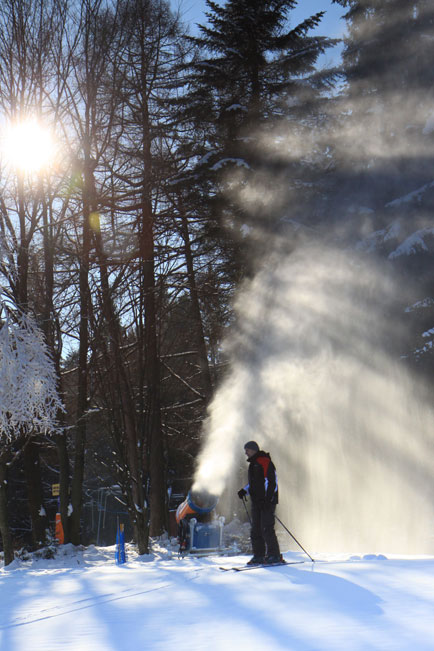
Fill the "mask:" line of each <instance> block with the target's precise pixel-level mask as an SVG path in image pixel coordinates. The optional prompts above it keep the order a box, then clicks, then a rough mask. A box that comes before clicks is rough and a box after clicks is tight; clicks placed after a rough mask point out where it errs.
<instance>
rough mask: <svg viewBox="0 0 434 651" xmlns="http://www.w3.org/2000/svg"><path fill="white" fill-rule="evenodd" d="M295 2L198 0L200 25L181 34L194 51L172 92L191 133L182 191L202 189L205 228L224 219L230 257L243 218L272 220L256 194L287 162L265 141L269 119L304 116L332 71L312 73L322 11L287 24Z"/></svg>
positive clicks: (272, 132)
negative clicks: (182, 84)
mask: <svg viewBox="0 0 434 651" xmlns="http://www.w3.org/2000/svg"><path fill="white" fill-rule="evenodd" d="M296 4H297V2H295V1H294V0H270V1H265V2H264V1H263V0H255V1H247V0H229V1H228V2H227V3H226V4H225V5H222V6H220V5H218V4H216V3H215V2H212V0H207V6H208V8H209V12H208V13H207V14H206V15H207V17H208V20H209V26H205V25H200V26H199V27H200V32H201V33H200V35H199V36H198V37H192V38H191V41H192V43H193V44H194V45H195V46H196V47H197V48H198V53H197V55H196V56H195V57H194V59H193V61H192V63H191V65H190V70H189V74H188V76H187V82H188V88H187V91H186V93H185V95H184V96H183V97H182V99H181V104H182V108H183V111H182V118H183V120H184V122H188V121H190V122H191V123H192V124H193V125H194V127H195V133H196V134H199V137H196V139H195V141H194V143H193V144H192V146H191V153H192V168H193V169H192V172H191V174H190V176H189V178H188V182H189V187H190V197H191V193H192V192H194V193H195V194H196V196H197V195H200V196H203V195H206V196H208V197H210V199H209V200H208V201H207V206H206V208H207V210H208V211H209V214H210V221H209V222H208V223H209V225H210V226H211V231H214V236H215V233H217V234H219V233H220V234H221V233H222V227H223V226H225V227H226V229H227V232H228V233H229V235H228V236H227V239H226V240H225V242H224V240H223V243H226V252H227V254H228V258H229V259H231V258H232V260H233V259H234V258H236V257H237V256H239V254H240V250H241V248H240V247H242V246H243V241H244V239H245V238H244V235H245V233H246V226H247V227H248V228H249V227H251V226H253V225H254V226H255V227H259V228H263V227H265V226H266V227H267V228H268V227H269V226H270V223H271V224H273V219H271V220H270V214H269V213H270V206H269V204H268V203H267V202H264V201H263V197H264V196H265V195H269V192H268V190H269V188H270V184H273V183H274V181H275V175H276V174H280V173H282V172H283V170H285V171H287V167H288V163H287V156H286V152H285V153H283V152H279V150H278V148H277V149H276V148H274V147H273V146H270V142H272V141H273V139H274V138H275V137H276V138H277V137H278V135H277V133H278V130H279V129H281V128H283V129H285V130H288V129H295V128H296V126H295V125H296V124H298V123H300V122H302V121H303V120H304V121H307V120H308V117H309V115H312V114H313V113H314V112H315V110H316V102H317V100H318V98H319V97H320V95H321V92H322V91H323V90H324V89H325V88H327V87H328V85H329V84H330V83H331V82H332V80H333V73H331V72H324V73H318V72H317V71H316V69H315V63H316V62H317V59H318V57H319V55H320V54H321V53H323V52H325V50H326V49H327V48H328V47H330V46H331V45H333V44H334V43H335V41H332V40H331V39H328V38H326V37H319V36H318V37H317V36H309V32H310V30H312V29H313V28H314V27H316V26H317V25H319V23H320V21H321V18H322V16H323V12H319V13H317V14H315V15H314V16H311V17H310V18H308V19H306V20H305V21H303V22H302V23H301V24H300V25H297V26H296V27H293V28H290V27H289V22H288V21H289V13H290V10H291V9H293V8H294V7H295V6H296ZM194 156H195V157H196V158H193V157H194ZM186 176H187V175H186V174H185V172H184V174H183V176H182V179H185V178H186ZM192 180H193V183H192ZM187 192H188V191H187ZM191 203H192V204H193V203H194V200H193V201H192V202H191ZM222 239H223V238H222Z"/></svg>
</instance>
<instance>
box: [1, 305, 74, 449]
mask: <svg viewBox="0 0 434 651" xmlns="http://www.w3.org/2000/svg"><path fill="white" fill-rule="evenodd" d="M59 409H61V410H63V405H62V403H61V401H60V398H59V395H58V393H57V388H56V372H55V369H54V365H53V362H52V360H51V357H50V355H49V353H48V350H47V347H46V345H45V342H44V339H43V335H42V332H41V331H40V330H39V328H38V327H37V326H36V325H35V324H34V322H33V321H32V319H31V318H30V317H28V316H25V315H22V316H21V317H20V318H19V319H18V321H17V322H16V323H11V320H10V318H9V317H8V318H7V319H6V321H5V322H4V323H3V325H2V326H1V327H0V439H1V440H2V442H3V443H5V442H10V441H11V440H12V439H13V438H14V437H15V436H17V435H18V434H19V433H23V432H24V433H32V432H39V433H46V432H53V431H56V430H58V424H57V419H56V416H57V413H58V410H59Z"/></svg>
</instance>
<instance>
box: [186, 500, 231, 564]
mask: <svg viewBox="0 0 434 651" xmlns="http://www.w3.org/2000/svg"><path fill="white" fill-rule="evenodd" d="M217 502H218V498H217V497H216V496H215V495H211V494H210V493H207V492H206V491H205V492H198V491H194V492H193V491H189V493H188V495H187V497H186V499H185V500H184V501H183V502H182V503H181V504H180V505H179V506H178V508H177V510H176V522H177V523H178V542H179V553H180V554H181V555H184V554H185V555H186V554H192V555H195V556H207V555H208V554H210V553H213V552H214V553H215V552H217V553H222V552H223V551H224V550H223V543H222V540H223V524H224V518H222V517H219V518H215V519H214V520H212V516H211V513H212V511H213V510H214V509H215V507H216V506H217Z"/></svg>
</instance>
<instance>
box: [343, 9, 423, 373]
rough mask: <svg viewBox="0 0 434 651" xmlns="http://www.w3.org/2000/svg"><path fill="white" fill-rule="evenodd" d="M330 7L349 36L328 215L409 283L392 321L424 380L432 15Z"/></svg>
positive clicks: (359, 244)
mask: <svg viewBox="0 0 434 651" xmlns="http://www.w3.org/2000/svg"><path fill="white" fill-rule="evenodd" d="M335 2H337V3H338V4H341V5H342V6H343V7H345V8H346V9H347V13H346V15H345V18H346V20H347V24H348V36H347V37H346V40H345V48H344V51H343V64H344V66H343V73H344V80H345V86H344V88H343V91H342V95H341V97H340V98H339V101H338V102H337V110H338V111H339V112H340V115H339V118H338V121H339V135H338V136H337V138H336V141H335V166H336V167H335V188H334V204H333V205H334V208H335V210H334V212H335V214H336V215H337V217H338V225H339V227H340V228H342V231H343V232H345V233H346V234H347V235H348V237H349V241H351V242H353V243H357V246H358V248H359V249H361V250H365V251H367V252H369V253H372V254H374V255H380V256H381V257H386V258H387V259H388V261H389V263H390V265H393V268H394V271H395V273H397V274H403V275H404V276H405V282H408V280H409V279H410V281H411V283H412V288H413V289H412V292H413V298H412V299H410V304H408V303H405V304H403V305H400V306H399V307H400V309H399V311H398V313H397V314H396V315H395V317H394V318H397V319H400V320H402V319H405V320H406V321H407V320H408V324H407V325H408V333H409V339H408V342H407V346H408V349H407V350H405V349H404V350H401V351H399V352H400V354H401V355H402V356H405V357H406V358H407V359H408V360H412V363H413V364H416V365H417V366H418V368H419V369H420V368H421V367H423V366H424V361H423V360H425V362H426V365H427V369H430V373H432V359H431V353H430V347H431V345H432V339H428V341H427V337H426V336H425V337H422V334H423V333H426V332H427V331H429V330H430V328H431V327H432V322H433V319H434V312H433V310H432V307H430V305H431V303H430V301H431V298H430V297H431V296H432V285H433V275H432V255H433V252H434V247H433V241H432V212H433V209H434V191H433V187H432V173H431V168H432V165H433V163H434V156H433V146H432V145H433V142H432V141H433V133H434V131H433V127H432V125H433V122H432V116H433V110H432V106H433V101H434V92H433V71H432V65H431V61H432V57H433V55H434V9H433V6H432V3H431V2H426V1H425V0H421V1H420V2H414V1H411V0H384V1H383V2H379V1H377V0H335ZM385 44H387V47H386V46H385ZM404 310H405V311H404ZM430 342H431V343H430ZM411 349H413V350H411Z"/></svg>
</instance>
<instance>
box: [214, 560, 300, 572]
mask: <svg viewBox="0 0 434 651" xmlns="http://www.w3.org/2000/svg"><path fill="white" fill-rule="evenodd" d="M300 563H305V561H283V562H282V561H279V562H278V563H259V564H258V565H236V566H234V567H221V566H220V567H219V570H221V571H222V572H231V571H232V572H246V571H247V570H257V569H259V568H261V567H262V568H264V567H279V565H298V564H300Z"/></svg>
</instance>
